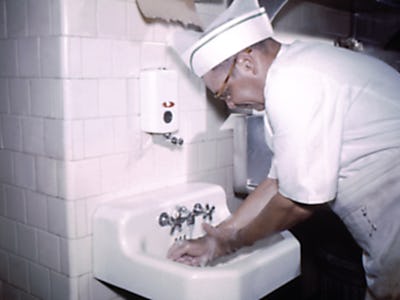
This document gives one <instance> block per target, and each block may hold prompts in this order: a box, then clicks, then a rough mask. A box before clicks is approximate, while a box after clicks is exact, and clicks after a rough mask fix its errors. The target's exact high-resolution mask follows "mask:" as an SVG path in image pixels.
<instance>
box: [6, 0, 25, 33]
mask: <svg viewBox="0 0 400 300" xmlns="http://www.w3.org/2000/svg"><path fill="white" fill-rule="evenodd" d="M6 9H7V11H6V12H7V31H8V36H9V37H21V36H27V34H28V21H27V20H28V2H27V0H6Z"/></svg>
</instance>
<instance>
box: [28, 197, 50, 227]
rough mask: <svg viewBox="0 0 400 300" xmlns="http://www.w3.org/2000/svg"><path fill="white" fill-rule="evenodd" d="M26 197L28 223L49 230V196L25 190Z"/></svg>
mask: <svg viewBox="0 0 400 300" xmlns="http://www.w3.org/2000/svg"><path fill="white" fill-rule="evenodd" d="M25 199H26V211H27V224H29V225H31V226H33V227H36V228H39V229H43V230H46V231H47V229H48V225H47V197H46V196H45V195H43V194H40V193H36V192H32V191H25Z"/></svg>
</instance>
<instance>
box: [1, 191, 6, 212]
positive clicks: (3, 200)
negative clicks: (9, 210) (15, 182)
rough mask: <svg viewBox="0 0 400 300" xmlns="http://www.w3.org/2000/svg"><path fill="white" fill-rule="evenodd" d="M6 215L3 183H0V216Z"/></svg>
mask: <svg viewBox="0 0 400 300" xmlns="http://www.w3.org/2000/svg"><path fill="white" fill-rule="evenodd" d="M5 215H6V197H5V192H4V185H3V184H0V216H5Z"/></svg>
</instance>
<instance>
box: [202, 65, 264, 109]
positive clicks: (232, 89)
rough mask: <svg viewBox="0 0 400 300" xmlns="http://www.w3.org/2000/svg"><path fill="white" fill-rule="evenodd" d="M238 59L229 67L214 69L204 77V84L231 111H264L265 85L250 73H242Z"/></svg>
mask: <svg viewBox="0 0 400 300" xmlns="http://www.w3.org/2000/svg"><path fill="white" fill-rule="evenodd" d="M240 68H241V66H240V64H239V62H238V61H237V59H232V61H231V62H230V65H229V67H225V68H224V67H220V68H216V69H213V70H211V71H209V72H208V73H206V74H205V75H204V76H203V80H204V83H205V84H206V86H207V87H208V89H209V90H210V91H211V92H212V93H214V95H215V98H216V99H220V100H222V101H224V102H225V103H226V104H227V106H228V107H229V109H238V108H239V109H255V110H258V111H261V110H264V91H263V84H262V85H260V84H259V80H258V78H257V77H255V76H251V74H249V73H248V72H241V70H240Z"/></svg>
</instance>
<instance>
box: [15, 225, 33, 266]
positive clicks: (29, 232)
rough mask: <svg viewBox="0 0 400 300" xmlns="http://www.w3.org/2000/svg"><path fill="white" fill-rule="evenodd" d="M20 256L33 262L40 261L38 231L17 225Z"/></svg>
mask: <svg viewBox="0 0 400 300" xmlns="http://www.w3.org/2000/svg"><path fill="white" fill-rule="evenodd" d="M17 234H18V254H19V255H21V256H22V257H25V258H27V259H29V260H32V261H37V260H38V244H37V235H36V230H35V229H34V228H33V227H30V226H26V225H24V224H18V225H17Z"/></svg>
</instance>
